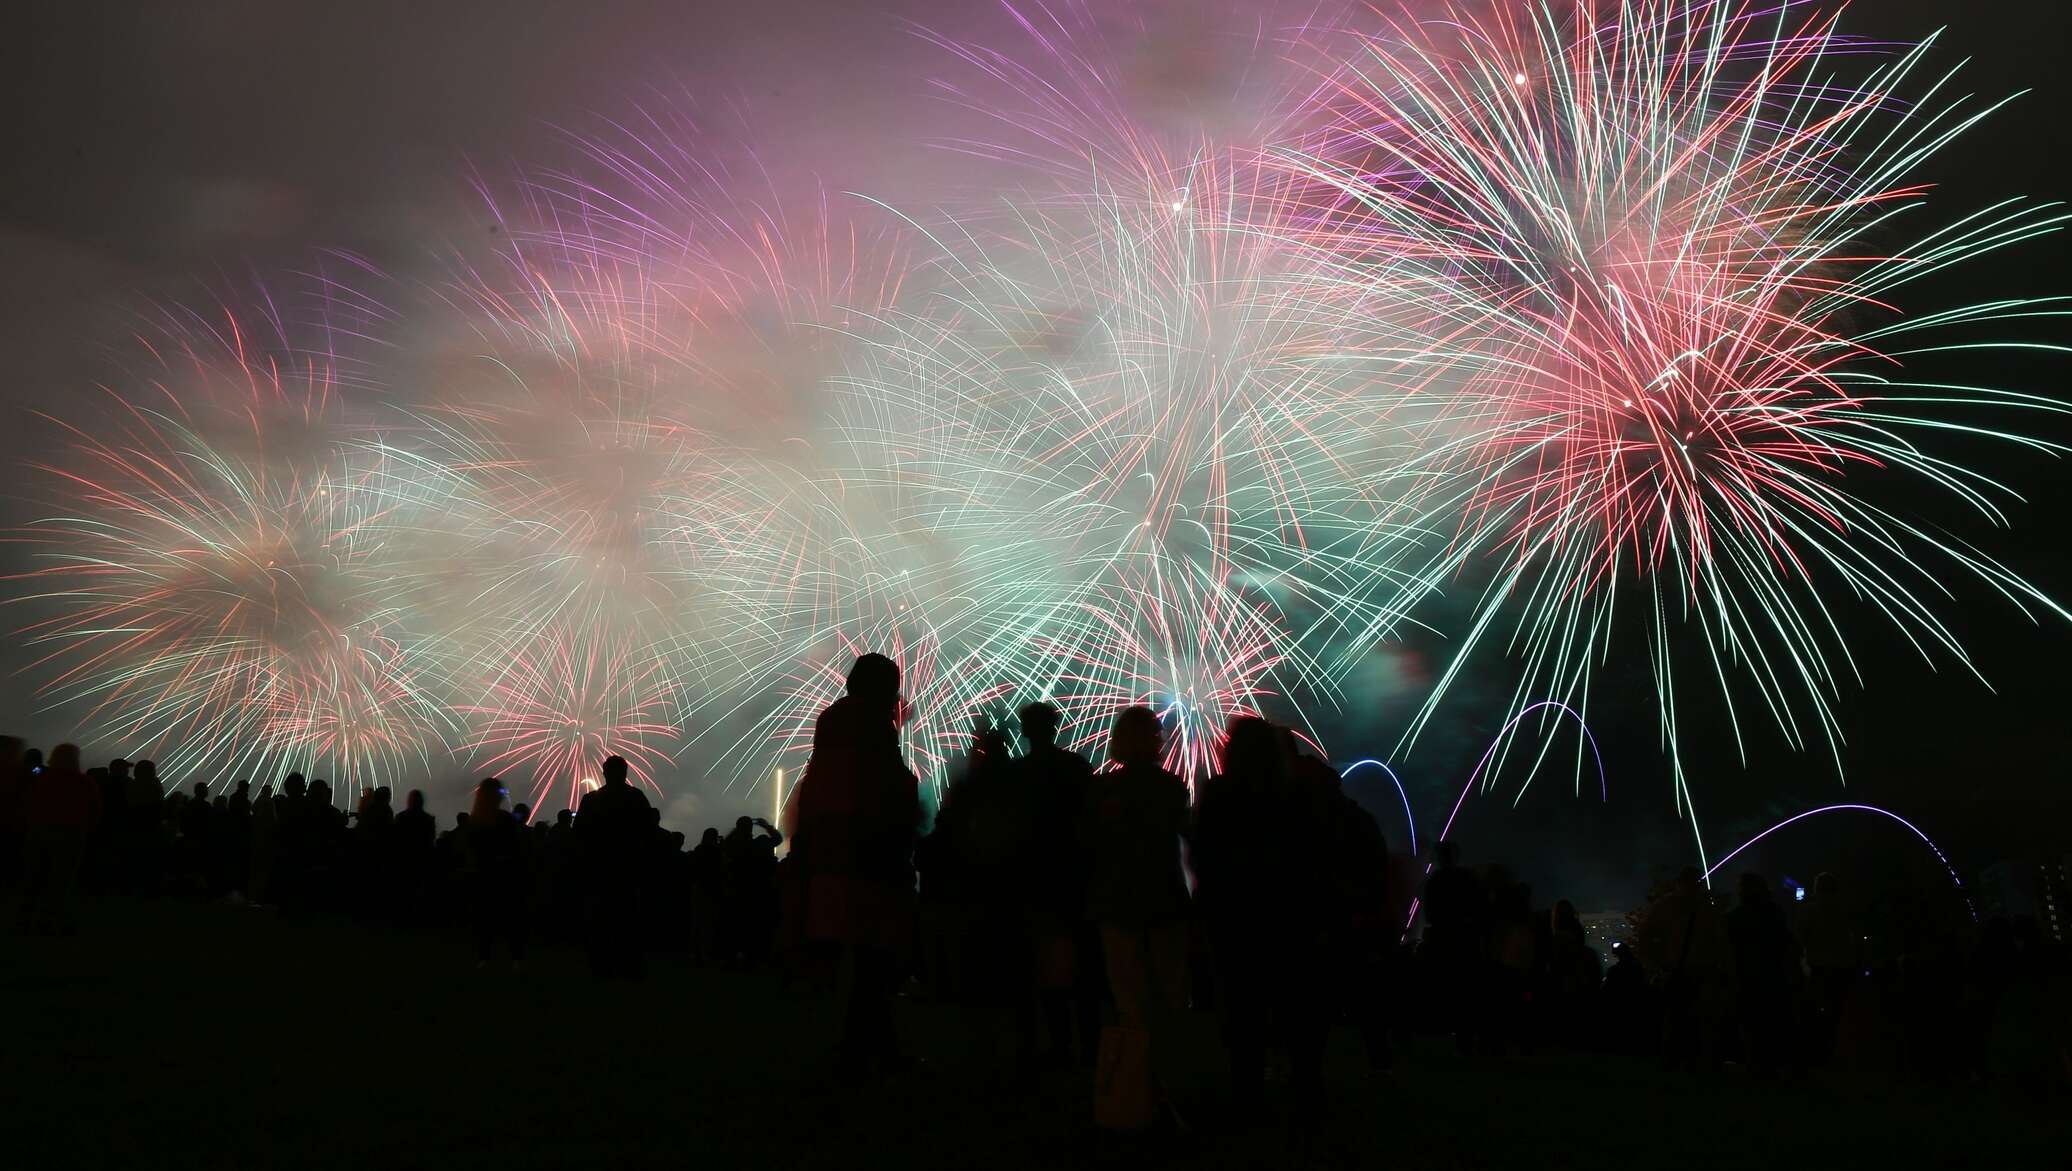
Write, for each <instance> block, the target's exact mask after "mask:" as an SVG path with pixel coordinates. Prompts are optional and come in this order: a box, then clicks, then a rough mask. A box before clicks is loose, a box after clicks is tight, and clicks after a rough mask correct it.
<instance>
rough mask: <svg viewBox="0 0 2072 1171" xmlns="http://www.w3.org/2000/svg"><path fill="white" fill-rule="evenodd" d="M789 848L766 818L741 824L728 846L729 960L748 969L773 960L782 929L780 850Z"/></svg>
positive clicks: (738, 820) (725, 875)
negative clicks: (779, 920) (772, 948)
mask: <svg viewBox="0 0 2072 1171" xmlns="http://www.w3.org/2000/svg"><path fill="white" fill-rule="evenodd" d="M758 829H760V830H761V831H762V832H761V833H757V832H756V831H757V830H758ZM783 844H784V835H783V834H781V833H779V832H778V831H777V830H776V829H775V828H774V827H773V826H771V825H770V823H769V822H767V821H764V820H763V819H762V818H760V817H739V818H736V819H735V820H734V828H733V830H732V832H730V833H728V834H727V836H726V839H725V841H724V842H723V843H722V848H723V849H724V851H725V853H724V855H723V857H724V859H725V863H724V866H725V868H724V871H723V881H724V886H723V891H724V898H725V900H726V903H725V910H724V912H723V921H724V923H725V927H724V929H723V931H724V938H725V939H726V948H727V954H728V956H729V957H730V958H738V959H740V960H741V961H742V962H743V963H745V964H750V965H753V964H759V963H761V962H762V961H764V960H766V959H768V958H769V956H770V944H771V939H772V938H773V936H774V934H775V932H776V929H777V913H778V905H777V847H778V846H780V845H783Z"/></svg>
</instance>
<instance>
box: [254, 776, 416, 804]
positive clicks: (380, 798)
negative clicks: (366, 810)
mask: <svg viewBox="0 0 2072 1171" xmlns="http://www.w3.org/2000/svg"><path fill="white" fill-rule="evenodd" d="M249 783H250V782H249V781H239V782H238V783H237V787H238V788H240V789H242V788H244V787H245V786H246V785H247V784H249ZM395 802H396V793H395V790H393V789H391V788H389V787H388V786H387V785H376V786H374V803H375V804H376V805H393V804H395Z"/></svg>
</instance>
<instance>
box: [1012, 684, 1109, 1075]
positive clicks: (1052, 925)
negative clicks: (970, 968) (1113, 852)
mask: <svg viewBox="0 0 2072 1171" xmlns="http://www.w3.org/2000/svg"><path fill="white" fill-rule="evenodd" d="M1016 718H1017V719H1018V720H1019V721H1020V722H1021V729H1022V739H1023V740H1025V741H1027V743H1028V746H1029V750H1028V753H1027V755H1025V756H1023V757H1022V758H1021V759H1020V760H1018V761H1016V762H1015V769H1016V772H1017V774H1018V777H1017V783H1018V784H1019V785H1020V786H1021V787H1022V789H1023V790H1024V797H1023V800H1024V803H1025V804H1026V807H1027V808H1028V811H1029V817H1030V822H1031V824H1030V852H1029V856H1028V861H1027V865H1028V867H1029V871H1030V873H1029V882H1028V883H1027V886H1026V891H1027V895H1026V898H1027V923H1028V931H1029V936H1030V944H1029V954H1030V955H1031V957H1032V958H1033V960H1034V964H1035V979H1036V987H1037V999H1038V1004H1039V1005H1040V1008H1041V1011H1042V1014H1043V1019H1044V1022H1045V1024H1046V1026H1047V1027H1048V1029H1049V1032H1050V1045H1051V1052H1052V1053H1053V1054H1055V1055H1056V1056H1057V1057H1059V1058H1063V1059H1069V1058H1071V1057H1072V1055H1073V1054H1074V1052H1075V1045H1074V1037H1073V1032H1074V1026H1075V1025H1076V1026H1077V1031H1078V1038H1077V1049H1076V1051H1077V1052H1079V1053H1080V1054H1083V1055H1084V1056H1085V1058H1086V1059H1088V1060H1091V1059H1092V1058H1093V1056H1094V1052H1095V1047H1096V1046H1097V1045H1098V1044H1099V1041H1100V1037H1099V1031H1100V1013H1101V941H1100V937H1099V936H1098V935H1097V934H1095V932H1094V930H1093V928H1092V925H1091V923H1090V922H1089V921H1088V920H1087V917H1086V853H1085V851H1084V850H1083V849H1082V848H1081V846H1080V842H1079V811H1080V809H1081V807H1082V806H1083V805H1084V804H1085V803H1086V791H1087V786H1088V785H1089V784H1090V783H1091V782H1092V779H1093V775H1094V769H1093V766H1092V765H1091V764H1088V763H1087V760H1086V758H1085V757H1083V756H1081V755H1079V754H1078V753H1076V752H1070V751H1067V750H1066V749H1063V748H1060V747H1058V743H1057V739H1058V727H1059V725H1060V723H1062V717H1061V716H1060V715H1059V713H1058V709H1057V708H1056V707H1055V706H1053V705H1051V704H1048V703H1031V704H1027V705H1025V706H1023V708H1022V709H1021V711H1019V712H1017V713H1016Z"/></svg>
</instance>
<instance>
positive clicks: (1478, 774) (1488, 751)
mask: <svg viewBox="0 0 2072 1171" xmlns="http://www.w3.org/2000/svg"><path fill="white" fill-rule="evenodd" d="M1549 707H1551V708H1557V709H1559V710H1561V711H1564V712H1567V713H1568V714H1569V716H1570V717H1571V718H1573V719H1574V720H1575V722H1576V727H1578V728H1581V729H1582V730H1583V739H1584V740H1585V741H1587V742H1588V743H1589V745H1590V759H1591V760H1592V761H1594V762H1595V763H1596V765H1597V798H1598V800H1600V801H1609V800H1611V787H1610V785H1608V784H1607V783H1606V781H1605V777H1604V755H1603V754H1602V753H1600V752H1598V751H1597V737H1596V736H1595V735H1592V734H1591V732H1590V725H1588V724H1586V723H1584V722H1583V717H1582V715H1581V714H1580V713H1579V712H1577V711H1576V709H1574V708H1572V707H1570V706H1568V705H1567V704H1565V703H1562V702H1561V701H1560V700H1558V699H1543V700H1541V701H1539V702H1538V703H1535V704H1533V705H1531V706H1530V707H1527V708H1526V709H1525V710H1523V711H1521V712H1519V713H1518V714H1517V715H1515V716H1512V717H1511V718H1510V719H1509V720H1506V721H1505V722H1504V726H1503V727H1502V728H1499V729H1498V730H1497V734H1496V738H1495V739H1493V740H1491V741H1490V742H1489V747H1488V748H1485V749H1483V750H1482V759H1480V760H1478V761H1476V762H1475V771H1473V772H1471V773H1469V774H1468V783H1467V784H1465V785H1463V786H1461V791H1460V796H1459V797H1458V798H1456V799H1455V800H1454V802H1453V812H1451V813H1449V814H1447V815H1446V824H1445V825H1444V826H1441V827H1440V829H1439V840H1440V841H1442V842H1443V841H1445V840H1446V835H1447V834H1450V833H1452V832H1453V822H1454V819H1455V818H1457V817H1459V816H1460V810H1461V806H1462V805H1465V804H1467V800H1468V794H1469V793H1472V792H1474V791H1475V783H1476V782H1477V781H1479V780H1481V779H1482V770H1483V769H1485V768H1488V767H1489V761H1490V759H1491V758H1492V757H1494V756H1495V755H1496V750H1497V748H1498V747H1499V746H1501V745H1502V744H1503V742H1504V740H1505V739H1506V738H1507V737H1509V736H1510V734H1511V729H1513V728H1516V727H1517V726H1518V722H1519V721H1520V720H1523V719H1524V718H1525V717H1527V716H1529V715H1531V714H1532V713H1534V712H1536V711H1538V710H1540V709H1541V708H1549Z"/></svg>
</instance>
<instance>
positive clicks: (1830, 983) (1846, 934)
mask: <svg viewBox="0 0 2072 1171" xmlns="http://www.w3.org/2000/svg"><path fill="white" fill-rule="evenodd" d="M1799 939H1800V942H1802V943H1803V944H1804V945H1805V949H1806V968H1807V970H1808V972H1809V973H1810V976H1811V988H1810V991H1811V994H1812V1007H1813V1021H1812V1025H1813V1038H1812V1050H1813V1052H1812V1057H1813V1059H1814V1060H1816V1061H1824V1060H1826V1059H1827V1058H1828V1057H1830V1056H1831V1055H1832V1054H1833V1051H1834V1047H1835V1038H1836V1034H1837V1032H1838V1031H1839V1029H1840V1025H1841V1020H1842V1014H1843V1012H1844V1011H1845V1010H1846V1009H1847V1008H1848V1005H1849V997H1850V994H1851V993H1852V992H1854V991H1855V989H1856V986H1857V982H1858V981H1859V980H1860V979H1861V978H1862V975H1863V969H1864V954H1863V928H1862V925H1861V924H1860V923H1859V922H1858V920H1857V916H1856V913H1855V911H1854V909H1853V908H1851V907H1850V906H1849V904H1848V902H1847V901H1846V900H1845V898H1844V896H1843V891H1842V880H1841V878H1840V876H1838V875H1834V874H1823V875H1821V876H1820V877H1818V878H1816V879H1814V880H1813V893H1812V895H1811V897H1809V898H1808V899H1807V900H1806V905H1805V907H1804V909H1803V910H1801V911H1800V913H1799Z"/></svg>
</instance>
